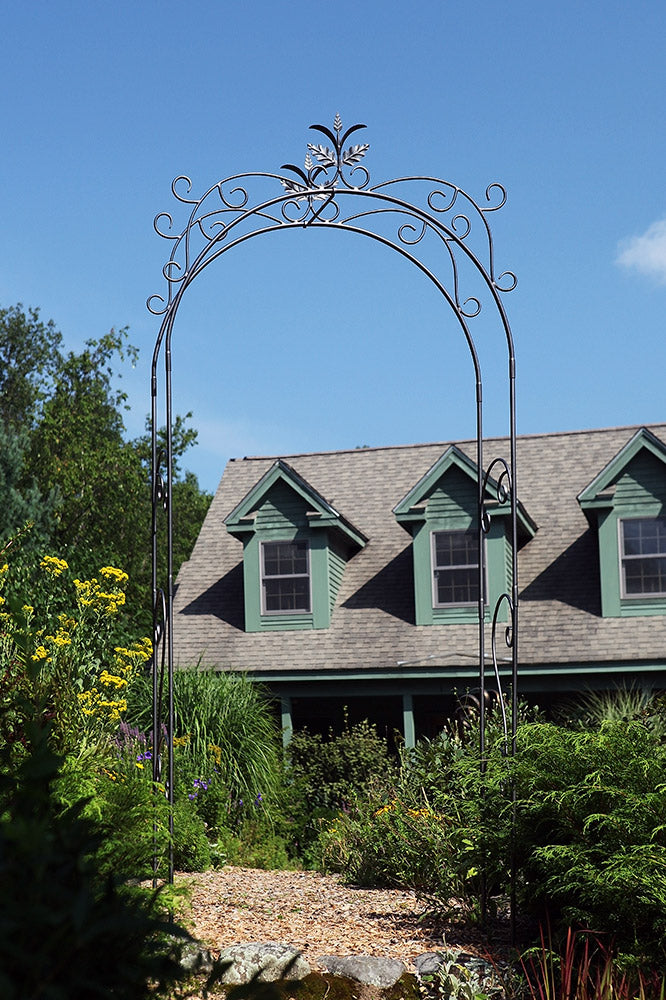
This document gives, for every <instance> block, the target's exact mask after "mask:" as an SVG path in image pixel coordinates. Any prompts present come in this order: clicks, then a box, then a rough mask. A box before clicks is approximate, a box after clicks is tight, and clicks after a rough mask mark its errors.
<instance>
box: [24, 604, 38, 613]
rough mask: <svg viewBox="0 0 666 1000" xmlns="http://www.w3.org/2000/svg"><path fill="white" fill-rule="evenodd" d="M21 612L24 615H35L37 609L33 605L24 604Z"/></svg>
mask: <svg viewBox="0 0 666 1000" xmlns="http://www.w3.org/2000/svg"><path fill="white" fill-rule="evenodd" d="M21 611H22V612H23V614H24V615H34V613H35V609H34V608H33V606H32V604H24V605H23V607H22V608H21Z"/></svg>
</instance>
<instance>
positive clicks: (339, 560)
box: [328, 543, 346, 614]
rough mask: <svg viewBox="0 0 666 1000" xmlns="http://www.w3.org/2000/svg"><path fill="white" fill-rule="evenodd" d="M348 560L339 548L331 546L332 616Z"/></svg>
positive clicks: (329, 574)
mask: <svg viewBox="0 0 666 1000" xmlns="http://www.w3.org/2000/svg"><path fill="white" fill-rule="evenodd" d="M345 565H346V560H345V559H344V557H343V556H342V554H341V553H340V552H339V551H338V549H337V546H335V545H334V544H332V543H331V544H329V548H328V581H329V606H330V611H331V614H333V608H334V607H335V602H336V600H337V596H338V592H339V590H340V585H341V583H342V577H343V576H344V572H345Z"/></svg>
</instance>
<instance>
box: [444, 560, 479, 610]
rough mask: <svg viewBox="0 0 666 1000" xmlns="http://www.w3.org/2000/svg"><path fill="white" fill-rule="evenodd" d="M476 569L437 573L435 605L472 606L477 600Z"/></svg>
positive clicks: (477, 574) (450, 570) (477, 582)
mask: <svg viewBox="0 0 666 1000" xmlns="http://www.w3.org/2000/svg"><path fill="white" fill-rule="evenodd" d="M478 576H479V571H478V567H474V568H471V567H470V568H469V569H448V570H441V569H440V570H438V571H437V581H436V582H437V604H474V603H475V602H476V601H478V599H479V579H478Z"/></svg>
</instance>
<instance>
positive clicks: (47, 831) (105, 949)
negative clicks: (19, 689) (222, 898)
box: [0, 712, 187, 1000]
mask: <svg viewBox="0 0 666 1000" xmlns="http://www.w3.org/2000/svg"><path fill="white" fill-rule="evenodd" d="M40 716H41V713H40V712H37V721H36V720H35V719H31V720H30V721H28V722H26V726H25V731H24V732H25V738H26V746H25V752H24V754H23V756H22V759H21V760H20V762H19V763H18V766H17V761H16V759H15V758H14V759H13V760H10V759H8V758H9V748H8V747H7V746H5V748H4V750H3V753H2V763H1V767H0V994H1V995H2V996H3V998H6V1000H28V998H32V997H34V998H40V1000H41V998H44V1000H47V998H48V1000H92V998H95V997H100V998H102V997H108V996H114V997H118V998H127V1000H137V998H140V997H145V996H147V995H148V992H149V987H151V988H152V987H153V986H154V987H157V988H159V989H164V988H166V987H167V986H169V985H172V984H174V983H176V982H177V981H179V980H180V979H182V978H183V973H182V971H181V969H180V966H179V963H178V960H177V949H176V948H175V947H174V935H178V937H179V938H180V939H181V940H183V941H184V940H185V939H186V937H187V935H186V934H185V932H183V931H181V930H180V928H178V927H176V926H174V925H172V923H171V922H170V921H169V920H168V918H167V917H166V916H165V915H164V914H163V912H162V910H161V908H160V904H159V897H158V896H156V895H154V894H149V893H146V892H144V891H140V890H138V889H130V888H129V887H127V886H121V885H119V884H118V883H117V882H116V881H114V880H113V879H111V878H108V879H106V880H100V878H99V875H98V865H97V857H98V852H99V849H100V845H101V843H102V838H103V833H104V831H103V828H102V827H100V825H99V824H95V823H93V822H92V821H91V820H90V819H86V818H84V816H83V812H84V803H83V802H81V801H78V802H76V803H74V804H73V805H71V806H70V807H68V808H67V809H65V810H63V809H62V806H61V803H60V802H59V801H58V798H57V796H55V795H54V791H53V788H54V783H55V781H56V779H57V775H58V772H59V769H60V767H61V766H62V759H61V758H58V757H57V756H56V755H54V754H53V752H52V750H51V749H50V747H49V745H48V736H49V731H48V728H46V727H44V728H43V727H42V726H41V725H40V724H39V721H38V720H40Z"/></svg>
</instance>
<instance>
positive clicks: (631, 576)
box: [578, 427, 666, 618]
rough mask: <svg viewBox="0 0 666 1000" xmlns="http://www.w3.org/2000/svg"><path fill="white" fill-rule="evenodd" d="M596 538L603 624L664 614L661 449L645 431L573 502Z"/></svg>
mask: <svg viewBox="0 0 666 1000" xmlns="http://www.w3.org/2000/svg"><path fill="white" fill-rule="evenodd" d="M578 503H579V504H580V506H581V508H582V509H583V511H584V512H585V516H586V517H587V519H588V521H589V522H590V525H591V526H592V527H593V528H595V529H596V530H597V532H598V537H599V574H600V583H601V613H602V615H603V617H604V618H618V617H632V616H636V615H656V614H665V613H666V445H664V443H663V441H661V440H660V439H659V438H657V437H655V435H654V434H652V433H651V432H650V431H648V430H647V429H646V428H645V427H642V428H641V429H640V430H639V431H637V433H636V434H634V436H633V437H632V438H631V440H630V441H628V442H627V444H626V445H625V446H624V448H622V449H621V450H620V451H619V452H618V453H617V455H615V456H614V458H612V459H611V461H610V462H609V463H608V464H607V465H606V466H605V467H604V468H603V469H602V470H601V471H600V472H599V473H598V475H597V476H595V478H594V479H593V480H592V482H591V483H590V484H589V485H588V486H586V487H585V489H584V490H583V491H582V492H581V493H580V494H579V496H578Z"/></svg>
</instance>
